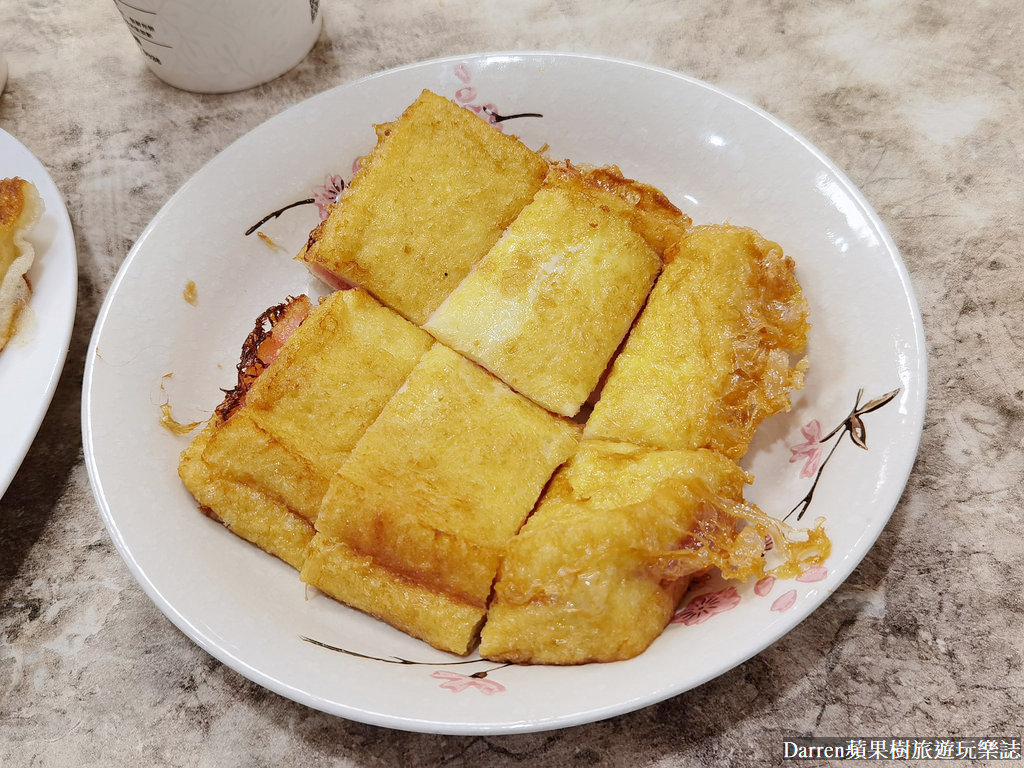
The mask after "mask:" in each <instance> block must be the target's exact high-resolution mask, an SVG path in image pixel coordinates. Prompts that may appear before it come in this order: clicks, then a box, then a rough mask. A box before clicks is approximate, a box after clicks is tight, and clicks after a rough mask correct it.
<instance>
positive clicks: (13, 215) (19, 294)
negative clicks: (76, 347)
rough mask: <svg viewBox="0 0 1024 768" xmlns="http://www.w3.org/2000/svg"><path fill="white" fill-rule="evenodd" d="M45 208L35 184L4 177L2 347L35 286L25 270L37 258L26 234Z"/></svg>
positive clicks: (0, 190)
mask: <svg viewBox="0 0 1024 768" xmlns="http://www.w3.org/2000/svg"><path fill="white" fill-rule="evenodd" d="M42 212H43V201H42V198H40V197H39V192H38V191H36V188H35V185H34V184H32V183H31V182H29V181H25V180H24V179H19V178H13V179H0V349H3V348H4V346H6V344H7V342H8V341H10V339H11V337H12V336H13V335H14V332H15V330H16V328H17V325H16V321H17V319H18V315H19V314H20V312H21V309H22V307H23V306H25V304H27V303H28V299H29V295H30V294H31V288H30V287H29V284H28V281H27V280H26V279H25V274H26V273H27V272H28V270H29V267H31V266H32V261H33V259H34V258H35V249H34V248H33V247H32V244H31V243H29V241H28V240H27V239H26V235H27V234H28V233H29V231H30V230H31V229H32V228H33V227H34V226H35V225H36V222H37V221H38V220H39V217H40V216H41V215H42Z"/></svg>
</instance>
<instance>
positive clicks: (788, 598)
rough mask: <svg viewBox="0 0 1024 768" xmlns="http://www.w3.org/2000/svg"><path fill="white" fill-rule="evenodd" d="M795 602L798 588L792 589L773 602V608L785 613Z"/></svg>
mask: <svg viewBox="0 0 1024 768" xmlns="http://www.w3.org/2000/svg"><path fill="white" fill-rule="evenodd" d="M794 603H796V590H795V589H791V590H789V592H787V593H786V594H784V595H782V596H781V597H779V598H778V599H777V600H776V601H775V602H774V603H772V607H771V610H773V611H778V612H779V613H784V612H785V611H788V610H789V609H790V608H792V607H793V604H794Z"/></svg>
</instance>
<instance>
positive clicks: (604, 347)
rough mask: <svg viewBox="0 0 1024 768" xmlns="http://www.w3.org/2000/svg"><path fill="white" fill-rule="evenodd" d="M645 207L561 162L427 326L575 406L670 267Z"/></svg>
mask: <svg viewBox="0 0 1024 768" xmlns="http://www.w3.org/2000/svg"><path fill="white" fill-rule="evenodd" d="M639 213H640V212H639V211H638V210H637V209H636V208H635V207H633V206H629V205H628V204H626V203H624V201H622V200H621V199H620V198H619V197H618V196H616V194H614V193H613V192H610V191H608V190H606V189H604V188H603V187H601V186H599V185H597V184H592V183H589V182H588V181H587V179H586V177H585V176H584V175H583V174H582V173H580V172H579V171H577V170H576V169H574V168H572V166H570V165H568V164H563V165H553V166H552V168H551V169H550V170H549V172H548V175H547V177H546V178H545V180H544V184H543V186H541V188H540V190H538V192H537V194H536V195H535V196H534V198H533V200H532V201H531V202H530V203H529V205H527V206H526V207H525V208H524V209H523V210H522V211H521V212H520V214H519V216H517V217H516V219H515V221H513V222H512V223H511V225H510V226H509V227H508V229H507V230H506V231H505V234H504V235H503V236H502V238H501V240H499V241H498V242H497V243H496V244H495V245H494V247H493V248H491V249H490V251H488V253H487V255H486V256H484V257H483V259H482V260H481V261H480V262H479V263H478V264H477V265H476V266H475V267H474V268H473V269H472V271H471V272H470V273H469V275H467V276H466V278H465V279H464V280H463V281H462V282H461V283H459V285H458V286H457V287H456V288H455V290H454V291H453V292H452V293H451V294H450V295H449V296H448V298H446V299H445V300H444V302H443V303H442V304H441V306H440V307H438V309H437V310H436V311H435V312H434V313H433V314H432V315H431V316H430V318H429V319H428V320H427V322H426V323H425V324H424V326H423V328H424V329H425V330H427V331H429V332H430V333H431V334H433V335H434V337H436V338H437V339H439V340H440V341H442V342H444V343H445V344H448V345H449V346H450V347H452V348H453V349H456V350H458V351H459V352H461V353H463V354H464V355H466V356H467V357H469V358H470V359H472V360H474V361H476V362H478V363H479V364H480V365H482V366H484V367H485V368H487V369H488V370H489V371H491V372H492V373H494V374H495V375H496V376H498V377H499V378H501V379H502V380H503V381H505V382H506V383H508V384H509V385H510V386H511V387H513V388H514V389H516V390H517V391H519V392H521V393H523V394H524V395H526V396H527V397H529V398H531V399H532V400H534V401H535V402H537V403H539V404H540V405H542V406H544V407H545V408H547V409H548V410H551V411H554V412H555V413H559V414H561V415H563V416H570V417H571V416H574V415H576V413H577V412H578V411H579V409H580V406H581V405H582V404H583V403H584V401H586V399H587V397H588V396H589V395H590V393H591V392H592V391H593V390H594V388H595V387H596V386H597V383H598V380H599V379H600V377H601V374H602V373H603V372H604V370H605V367H606V366H607V365H608V361H609V360H610V359H611V357H612V355H613V354H614V353H615V350H616V348H617V347H618V346H619V344H620V343H621V341H622V339H623V337H624V336H625V335H626V332H627V331H628V330H629V327H630V325H631V324H632V322H633V318H634V317H635V316H636V314H637V312H639V311H640V307H641V306H642V305H643V302H644V299H645V298H646V297H647V293H648V291H649V290H650V289H651V285H653V283H654V278H655V277H656V276H657V275H658V272H659V271H660V270H661V255H660V254H659V252H658V251H657V250H655V248H654V247H652V245H651V244H650V243H649V242H648V240H647V239H646V238H645V237H644V236H643V235H642V234H641V232H643V228H642V226H640V225H642V224H643V223H645V219H644V218H642V217H641V216H640V215H639ZM584 318H585V321H584Z"/></svg>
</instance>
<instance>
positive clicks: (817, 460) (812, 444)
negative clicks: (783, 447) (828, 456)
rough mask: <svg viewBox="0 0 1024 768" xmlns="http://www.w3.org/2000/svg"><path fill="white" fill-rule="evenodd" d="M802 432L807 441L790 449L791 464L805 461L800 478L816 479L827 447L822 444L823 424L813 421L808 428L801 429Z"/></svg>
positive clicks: (808, 423)
mask: <svg viewBox="0 0 1024 768" xmlns="http://www.w3.org/2000/svg"><path fill="white" fill-rule="evenodd" d="M800 432H801V433H802V434H803V436H804V438H805V440H804V442H802V443H799V444H797V445H794V446H793V447H792V448H790V449H789V452H790V453H792V454H793V455H792V456H790V457H789V463H790V464H793V463H794V462H797V461H801V460H803V462H804V465H803V467H802V468H801V469H800V477H814V474H815V473H816V472H817V471H818V467H819V466H821V455H822V453H824V452H825V445H824V443H822V442H821V422H819V421H818V420H817V419H811V420H810V421H809V422H807V425H806V426H804V427H800Z"/></svg>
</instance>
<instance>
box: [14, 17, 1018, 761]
mask: <svg viewBox="0 0 1024 768" xmlns="http://www.w3.org/2000/svg"><path fill="white" fill-rule="evenodd" d="M321 5H322V7H323V9H324V14H325V26H324V30H323V33H322V35H321V37H320V39H319V41H318V42H317V44H316V45H315V47H314V49H313V51H312V52H311V54H310V55H309V56H308V57H307V58H306V59H305V60H304V61H303V62H302V63H301V64H300V65H299V66H297V67H296V68H295V69H294V70H292V71H291V72H289V73H287V74H286V75H284V76H282V77H280V78H279V79H277V80H275V81H273V82H270V83H268V84H266V85H263V86H260V87H257V88H255V89H252V90H249V91H245V92H241V93H235V94H228V95H222V96H202V95H196V94H192V93H187V92H184V91H179V90H176V89H174V88H172V87H170V86H167V85H165V84H163V83H162V82H161V81H159V80H158V79H157V78H156V77H155V76H153V75H152V74H151V73H150V72H149V70H148V69H146V67H145V65H144V63H143V59H142V56H141V55H140V53H139V51H138V49H137V48H136V46H135V44H134V42H133V41H132V39H131V38H130V36H129V35H128V33H127V31H126V29H125V27H124V25H123V24H122V22H121V19H120V18H119V16H118V13H117V10H116V9H115V6H114V4H113V3H112V2H95V3H71V2H45V1H44V0H27V1H26V2H21V3H14V2H9V3H4V4H2V5H0V30H2V33H0V46H2V49H0V52H2V53H3V54H4V55H5V56H6V58H7V61H8V65H9V70H10V76H9V81H8V84H7V88H6V90H5V91H4V92H3V94H2V95H0V127H2V128H3V129H4V130H6V131H8V132H9V133H11V134H13V135H14V136H16V137H18V138H19V139H20V141H22V142H23V143H24V144H25V145H26V146H27V147H28V148H29V149H30V150H31V151H32V152H33V153H34V154H35V155H36V156H37V157H38V158H40V160H41V161H42V162H43V163H44V164H45V165H46V166H47V168H48V169H49V171H50V173H51V174H52V176H53V178H54V180H55V181H56V183H57V185H58V187H59V188H60V189H61V190H62V192H63V194H64V196H65V198H66V201H67V206H68V210H69V212H70V216H71V220H72V223H73V226H74V230H75V236H76V243H77V248H78V261H79V270H80V274H79V286H78V287H79V302H78V310H77V317H76V322H75V328H74V334H73V338H72V341H71V347H70V351H69V354H68V358H67V364H66V366H65V368H64V372H63V376H62V377H61V380H60V383H59V386H58V388H57V392H56V396H55V397H54V400H53V404H52V406H51V407H50V409H49V412H48V414H47V416H46V418H45V421H44V422H43V425H42V428H41V429H40V431H39V434H38V436H37V438H36V439H35V442H34V443H33V445H32V447H31V449H30V451H29V453H28V455H27V457H26V459H25V461H24V463H23V464H22V466H21V468H20V470H19V472H18V473H17V475H16V476H15V478H14V480H13V482H12V483H11V485H10V487H9V488H8V489H7V491H6V493H4V494H3V497H2V499H0V765H4V766H22V765H24V766H29V765H32V766H51V765H54V766H64V765H125V764H130V765H223V764H230V765H282V764H288V765H303V766H312V765H321V764H331V765H360V766H362V765H374V766H379V765H406V766H408V765H413V766H416V765H434V764H439V763H450V764H455V765H459V764H466V765H480V764H485V765H512V764H519V763H528V764H530V765H535V766H556V765H557V766H565V765H591V764H609V765H616V764H621V765H630V766H633V765H676V764H729V765H754V764H763V763H764V762H776V761H777V760H778V759H779V756H780V746H779V745H780V740H781V738H782V737H783V736H785V735H793V734H803V735H849V734H857V735H871V736H881V735H892V736H910V735H931V736H965V735H966V736H990V735H994V736H999V735H1015V736H1017V737H1019V736H1021V735H1022V733H1024V671H1022V666H1024V639H1022V638H1024V631H1022V625H1024V621H1022V615H1024V578H1022V572H1024V565H1022V564H1024V521H1022V516H1024V511H1022V497H1024V451H1022V445H1024V429H1022V424H1024V345H1022V342H1021V339H1022V338H1024V224H1022V217H1021V211H1022V203H1024V198H1022V194H1021V189H1022V185H1021V179H1022V178H1024V159H1022V153H1024V104H1022V93H1024V42H1022V41H1024V17H1022V15H1021V13H1020V8H1019V5H1018V3H1017V2H1015V0H992V1H991V2H988V3H984V4H980V3H979V4H973V3H967V4H960V5H958V6H957V7H956V10H955V11H954V10H953V7H952V6H951V5H950V6H947V5H944V4H940V3H933V2H926V1H925V0H909V1H907V2H901V1H898V0H872V2H864V3H850V2H841V1H840V0H822V1H820V2H792V1H791V0H775V1H773V2H756V1H755V0H732V1H731V2H726V3H696V2H689V1H686V2H676V3H669V2H651V1H650V0H637V1H635V2H626V1H625V0H609V2H606V3H602V4H597V3H586V2H582V1H581V0H566V1H565V2H560V3H547V2H538V0H526V2H521V3H486V2H485V3H472V2H468V1H467V0H436V1H434V0H432V1H431V2H413V3H397V2H392V1H389V0H384V1H383V2H378V3H342V2H337V1H335V0H321ZM512 49H523V50H560V51H577V52H586V53H596V54H604V55H609V56H615V57H621V58H626V59H632V60H638V61H643V62H648V63H651V64H655V65H659V66H662V67H667V68H671V69H675V70H678V71H681V72H684V73H687V74H689V75H693V76H695V77H698V78H701V79H704V80H707V81H709V82H711V83H713V84H715V85H717V86H720V87H722V88H724V89H726V90H728V91H731V92H733V93H735V94H737V95H738V96H741V97H743V98H745V99H747V100H749V101H751V102H753V103H755V104H757V105H759V106H761V107H763V108H764V109H766V110H768V111H769V112H771V113H773V114H775V115H776V116H778V117H779V118H781V119H782V120H783V121H785V122H787V123H789V124H790V125H792V126H793V127H794V128H796V130H798V131H799V132H800V133H802V134H803V135H804V136H806V137H807V138H808V139H809V140H810V141H811V142H813V143H814V144H816V145H817V146H818V147H820V148H821V149H822V150H823V151H824V152H825V153H826V154H827V155H829V156H830V157H831V158H832V159H833V160H834V161H835V162H836V163H837V164H838V165H839V166H840V167H841V168H843V169H844V170H845V171H846V173H847V174H848V175H849V176H850V178H851V179H852V180H853V181H854V183H855V184H857V185H858V186H859V187H860V189H861V190H862V191H863V192H864V194H865V195H866V197H867V198H868V200H869V201H870V202H871V204H872V205H873V206H874V207H875V209H876V210H877V211H878V212H879V214H880V216H881V218H882V220H883V221H884V222H885V224H886V225H887V226H888V228H889V230H890V232H891V234H892V236H893V238H894V240H895V241H896V243H897V244H898V246H899V248H900V250H901V252H902V255H903V258H904V260H905V262H906V265H907V267H908V270H909V273H910V276H911V279H912V281H913V285H914V287H915V290H916V292H917V296H918V300H919V302H920V306H921V311H922V314H923V317H924V324H925V329H926V337H927V342H928V352H929V388H930V391H929V403H928V413H927V417H926V422H925V429H924V436H923V440H922V443H921V447H920V453H919V455H918V458H917V462H916V465H915V467H914V470H913V472H912V474H911V476H910V480H909V483H908V485H907V489H906V492H905V494H904V496H903V498H902V501H901V502H900V503H899V505H898V507H897V508H896V510H895V513H894V514H893V517H892V520H891V522H890V523H889V525H888V527H887V528H886V529H885V531H884V532H883V534H882V536H881V538H880V539H879V541H878V542H877V544H876V546H875V547H874V548H873V549H872V550H871V552H870V553H869V554H868V556H867V557H866V559H865V560H864V561H863V562H862V563H861V565H860V566H859V567H858V568H857V569H856V570H855V571H854V573H853V575H852V576H851V577H850V579H849V580H848V581H847V582H846V583H845V584H844V585H843V586H842V587H841V588H840V589H839V590H838V591H837V592H836V593H835V594H834V595H833V596H832V597H831V598H830V599H829V600H828V601H826V603H825V604H824V605H823V606H822V607H821V608H820V609H819V610H817V611H816V612H815V613H814V614H813V615H811V616H810V618H808V619H807V620H806V621H804V622H803V623H801V624H800V625H799V626H797V627H796V628H795V629H794V630H793V631H792V632H790V633H789V634H788V635H787V636H785V637H784V638H783V639H782V640H780V641H779V642H777V643H776V644H775V645H773V646H772V647H770V648H768V649H767V650H765V651H764V652H762V653H761V654H759V655H757V656H756V657H754V658H752V659H750V660H749V661H747V662H746V663H744V664H742V665H740V666H739V667H737V668H735V669H733V670H731V671H730V672H728V673H726V674H724V675H722V676H720V677H718V678H717V679H715V680H713V681H711V682H709V683H707V684H705V685H703V686H702V687H700V688H697V689H695V690H692V691H690V692H688V693H685V694H682V695H679V696H677V697H675V698H672V699H669V700H667V701H665V702H663V703H661V704H657V705H655V706H651V707H648V708H646V709H642V710H640V711H637V712H634V713H632V714H628V715H624V716H620V717H617V718H614V719H611V720H608V721H604V722H598V723H593V724H589V725H583V726H578V727H574V728H569V729H565V730H559V731H551V732H543V733H536V734H522V735H514V736H495V737H450V736H437V735H424V734H414V733H406V732H399V731H389V730H386V729H383V728H378V727H375V726H369V725H363V724H360V723H356V722H349V721H346V720H342V719H339V718H335V717H332V716H328V715H325V714H322V713H320V712H317V711H314V710H311V709H307V708H305V707H303V706H301V705H299V704H296V703H293V702H291V701H289V700H287V699H284V698H281V697H280V696H278V695H276V694H274V693H270V692H268V691H266V690H264V689H262V688H260V687H259V686H257V685H255V684H254V683H251V682H249V681H248V680H247V679H245V678H243V677H241V676H240V675H238V674H237V673H235V672H234V671H232V670H230V669H228V668H226V667H224V666H222V665H221V664H220V663H219V662H217V661H215V660H213V659H212V658H211V657H210V656H208V655H207V654H206V653H205V652H204V651H202V650H201V649H200V648H198V647H197V646H196V645H194V644H193V643H192V642H191V641H190V640H189V639H188V638H187V637H185V635H183V634H182V633H181V632H179V631H178V630H177V629H176V628H175V627H174V626H173V625H172V624H171V623H170V622H169V621H167V620H166V619H165V618H164V616H163V614H161V613H160V611H158V610H157V608H155V607H154V605H153V604H152V603H151V602H150V601H149V599H148V598H147V597H146V596H145V594H144V593H143V592H142V590H141V589H140V587H139V586H138V585H137V584H136V582H135V581H134V579H133V578H132V576H131V575H130V573H129V571H128V569H127V567H126V566H125V565H124V563H123V562H122V561H121V559H120V557H119V556H118V554H117V552H116V551H115V549H114V546H113V544H112V542H111V539H110V537H109V535H108V534H107V532H106V530H105V529H104V527H103V524H102V522H101V520H100V515H99V512H98V509H97V506H96V503H95V502H94V500H93V496H92V492H91V490H90V487H89V481H88V478H87V474H86V469H85V465H84V463H83V453H82V444H81V427H80V407H81V386H82V378H83V366H84V361H85V356H86V348H87V345H88V338H89V334H90V332H91V330H92V326H93V323H94V322H95V319H96V315H97V311H98V309H99V307H100V304H101V302H102V300H103V297H104V294H105V293H106V291H107V289H108V287H109V285H110V283H111V280H112V278H113V276H114V275H115V273H116V271H117V269H118V267H119V265H120V264H121V262H122V260H123V259H124V258H125V256H126V254H127V253H128V251H129V249H130V248H131V246H132V244H133V242H134V241H135V239H136V238H137V237H138V236H139V235H140V233H141V232H142V231H143V229H144V227H145V226H146V224H147V222H148V221H149V220H150V219H151V218H152V217H153V216H154V214H155V213H156V212H157V210H158V209H159V208H160V206H161V205H162V204H163V203H164V202H165V201H166V200H167V198H168V197H169V196H170V195H171V194H172V193H173V192H174V191H175V190H176V189H177V188H178V187H179V186H180V185H181V184H183V183H184V182H185V181H186V180H187V179H188V178H189V177H190V176H191V175H192V174H193V173H195V172H196V171H197V170H198V169H199V168H200V167H201V166H202V165H203V164H204V163H206V162H207V161H208V160H209V159H210V158H212V157H213V156H214V155H215V154H216V153H217V152H218V151H220V150H221V149H223V148H224V147H225V146H227V145H228V144H229V143H231V142H232V141H233V140H234V139H236V138H237V137H239V136H241V135H242V134H244V133H245V132H246V131H248V130H250V129H251V128H253V127H254V126H256V125H258V124H260V123H261V122H263V121H264V120H266V119H267V118H268V117H270V116H272V115H274V114H276V113H277V112H279V111H280V110H282V109H283V108H285V107H287V106H289V105H291V104H294V103H296V102H298V101H300V100H302V99H304V98H306V97H308V96H311V95H313V94H315V93H318V92H320V91H322V90H324V89H326V88H328V87H331V86H333V85H336V84H339V83H342V82H345V81H348V80H351V79H354V78H357V77H360V76H362V75H365V74H368V73H372V72H375V71H378V70H381V69H384V68H388V67H392V66H396V65H401V64H405V63H409V62H413V61H417V60H421V59H425V58H430V57H435V56H441V55H448V54H455V53H467V52H473V51H483V50H512ZM2 430H3V425H0V439H2Z"/></svg>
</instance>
